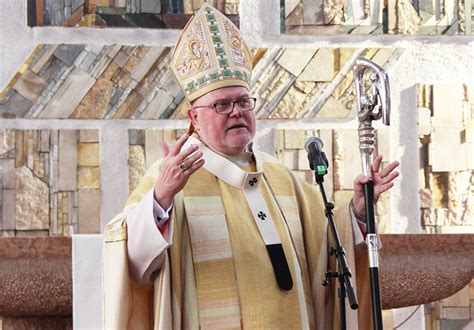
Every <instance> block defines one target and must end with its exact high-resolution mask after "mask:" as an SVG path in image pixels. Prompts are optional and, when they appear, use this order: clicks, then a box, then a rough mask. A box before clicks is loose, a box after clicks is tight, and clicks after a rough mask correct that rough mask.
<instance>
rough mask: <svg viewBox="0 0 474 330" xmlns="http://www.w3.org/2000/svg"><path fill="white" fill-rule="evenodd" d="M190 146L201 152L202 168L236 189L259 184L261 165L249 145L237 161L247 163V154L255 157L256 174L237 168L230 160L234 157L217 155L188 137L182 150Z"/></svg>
mask: <svg viewBox="0 0 474 330" xmlns="http://www.w3.org/2000/svg"><path fill="white" fill-rule="evenodd" d="M192 144H196V145H198V146H199V149H200V150H201V151H202V153H203V157H202V158H203V159H204V161H205V163H204V168H205V169H206V170H208V171H209V172H211V173H212V174H214V175H215V176H217V177H218V178H219V179H221V180H222V181H224V182H226V183H227V184H229V185H231V186H233V187H235V188H238V189H246V188H252V187H254V186H255V185H258V183H259V182H260V177H261V175H262V174H263V168H262V163H261V161H260V160H259V157H258V153H256V152H251V151H250V150H251V148H252V146H251V145H250V146H249V148H247V150H246V151H245V154H243V155H242V156H237V158H239V161H243V159H245V161H246V162H248V159H249V154H250V157H251V156H252V155H253V156H254V157H255V163H256V167H257V172H246V171H244V170H242V169H241V168H240V167H239V166H238V165H240V164H239V163H234V162H233V159H232V158H234V157H229V156H224V155H222V154H219V153H217V152H215V151H214V150H212V149H210V148H209V147H207V146H206V145H204V144H203V143H202V141H200V140H198V139H196V138H195V137H192V136H191V137H189V139H188V141H186V143H185V144H184V146H183V148H182V149H185V148H187V147H188V146H190V145H192ZM250 160H251V159H250ZM247 165H249V164H247Z"/></svg>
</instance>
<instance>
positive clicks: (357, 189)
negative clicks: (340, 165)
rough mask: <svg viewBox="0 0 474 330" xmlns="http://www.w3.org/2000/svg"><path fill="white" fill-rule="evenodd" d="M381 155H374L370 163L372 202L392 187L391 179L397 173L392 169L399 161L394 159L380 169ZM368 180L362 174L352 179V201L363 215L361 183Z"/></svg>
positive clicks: (363, 202)
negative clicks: (372, 185) (372, 184)
mask: <svg viewBox="0 0 474 330" xmlns="http://www.w3.org/2000/svg"><path fill="white" fill-rule="evenodd" d="M382 159H383V157H382V155H378V156H377V157H375V159H374V162H373V164H372V180H373V181H374V202H377V201H378V199H379V197H380V195H381V194H382V193H383V192H385V191H387V190H389V189H390V188H392V187H393V185H394V183H393V180H394V179H395V178H396V177H397V176H398V175H399V173H398V172H397V171H394V170H395V169H396V168H397V167H398V165H400V163H399V162H397V161H395V162H392V163H390V164H388V165H387V166H386V167H385V168H384V169H382V170H380V165H381V163H382ZM368 181H369V178H368V177H366V176H364V175H359V176H357V177H356V178H355V180H354V196H353V197H352V203H353V204H354V208H355V209H356V211H357V212H358V213H359V214H361V215H365V200H364V187H363V185H364V184H365V183H367V182H368Z"/></svg>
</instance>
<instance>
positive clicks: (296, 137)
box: [285, 129, 308, 149]
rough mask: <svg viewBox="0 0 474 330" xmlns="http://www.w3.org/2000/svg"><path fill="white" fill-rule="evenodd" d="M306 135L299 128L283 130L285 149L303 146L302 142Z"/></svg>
mask: <svg viewBox="0 0 474 330" xmlns="http://www.w3.org/2000/svg"><path fill="white" fill-rule="evenodd" d="M307 137H308V135H307V132H306V131H305V130H301V129H287V130H285V149H301V148H304V142H305V140H306V138H307Z"/></svg>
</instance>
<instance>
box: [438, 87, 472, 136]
mask: <svg viewBox="0 0 474 330" xmlns="http://www.w3.org/2000/svg"><path fill="white" fill-rule="evenodd" d="M463 100H464V89H463V86H462V85H443V84H435V85H433V118H432V125H433V126H434V127H462V125H463V109H464V105H463Z"/></svg>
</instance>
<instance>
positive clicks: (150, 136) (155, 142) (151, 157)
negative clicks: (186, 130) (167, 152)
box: [145, 128, 163, 168]
mask: <svg viewBox="0 0 474 330" xmlns="http://www.w3.org/2000/svg"><path fill="white" fill-rule="evenodd" d="M160 141H163V130H162V129H156V128H150V129H147V130H145V159H146V168H149V167H150V166H151V165H152V164H153V163H154V162H156V161H157V160H158V159H160V158H161V157H162V156H163V153H162V152H161V149H160V146H159V142H160Z"/></svg>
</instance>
